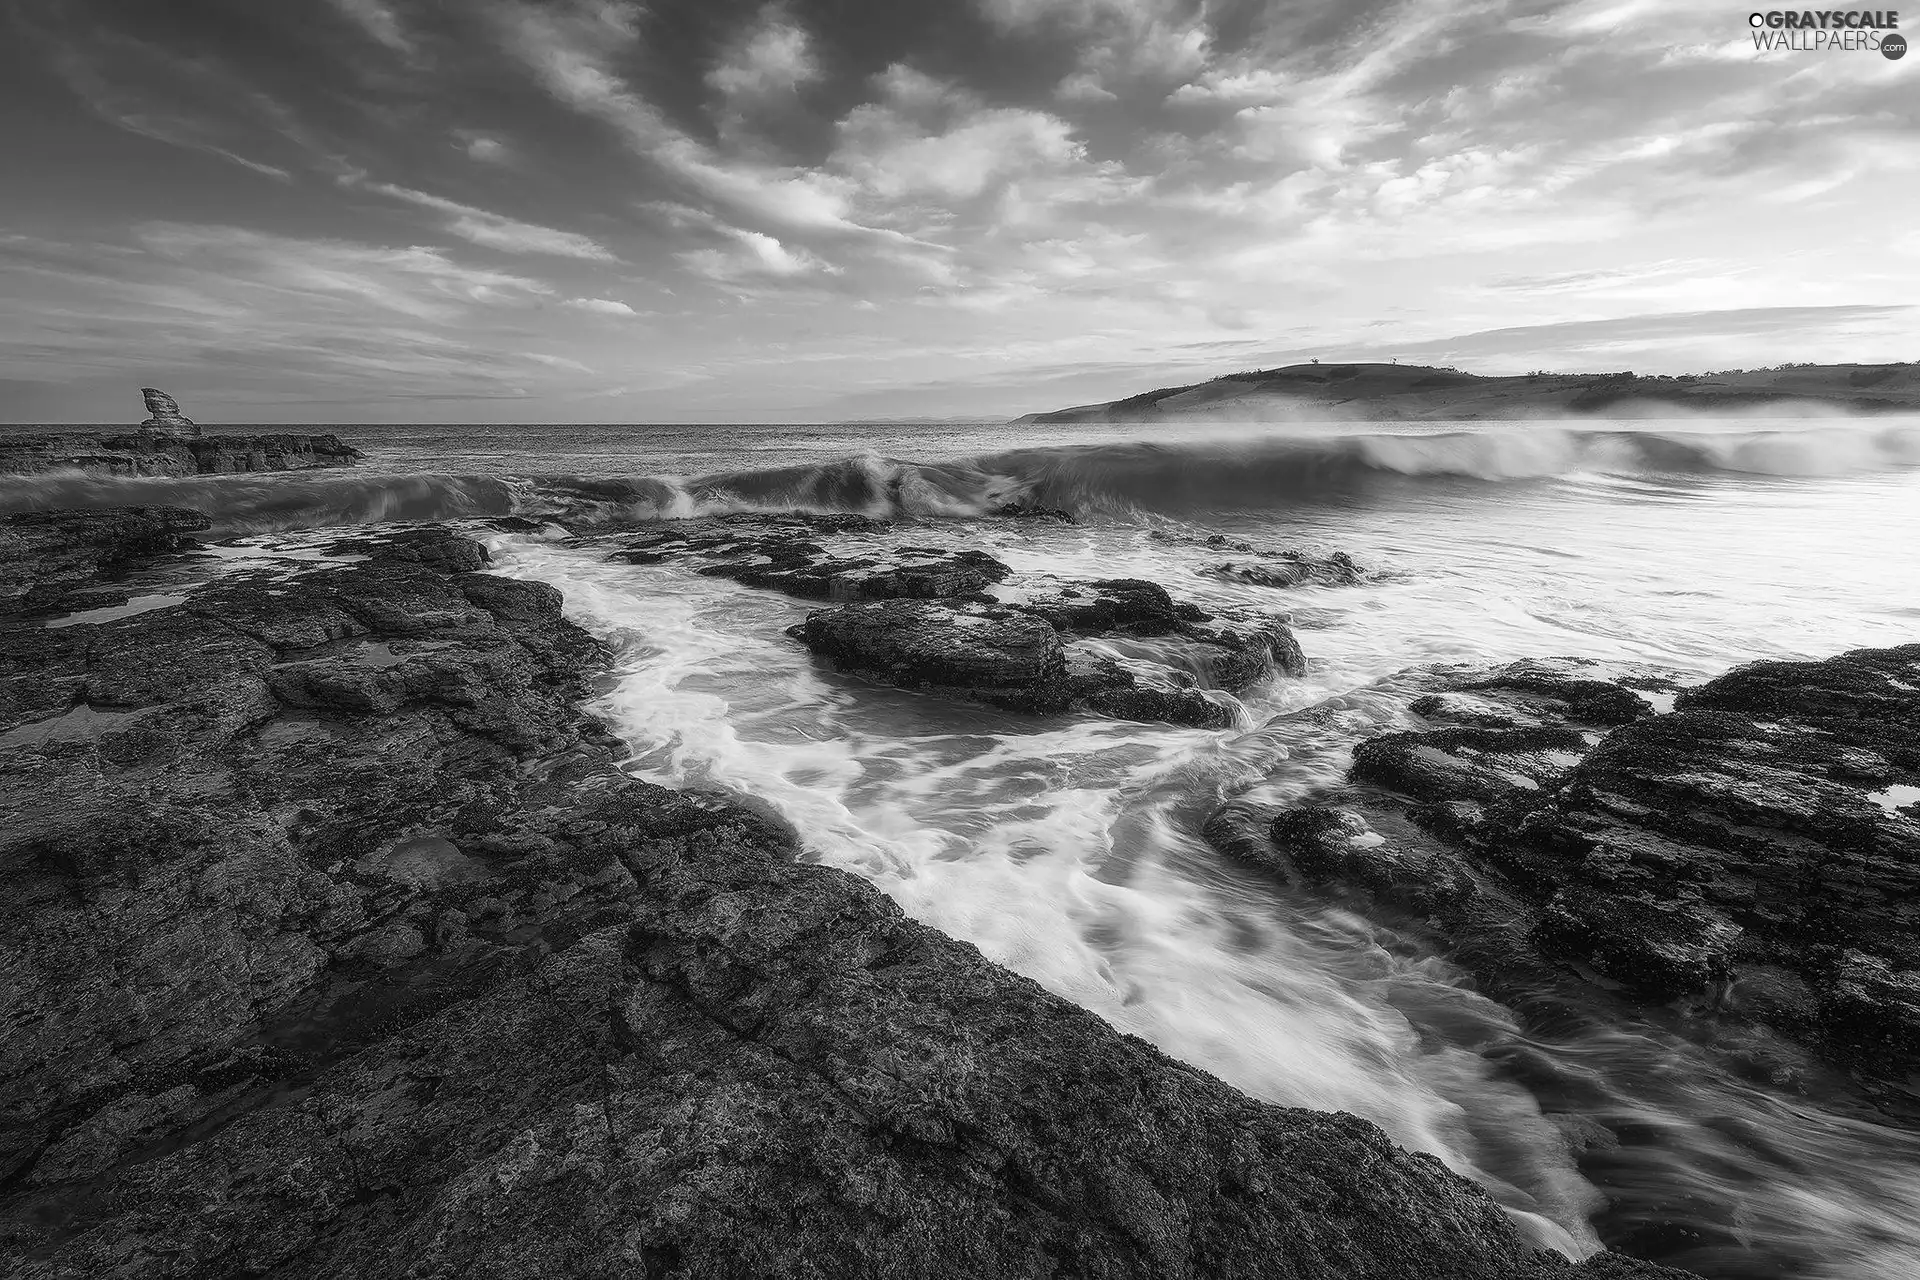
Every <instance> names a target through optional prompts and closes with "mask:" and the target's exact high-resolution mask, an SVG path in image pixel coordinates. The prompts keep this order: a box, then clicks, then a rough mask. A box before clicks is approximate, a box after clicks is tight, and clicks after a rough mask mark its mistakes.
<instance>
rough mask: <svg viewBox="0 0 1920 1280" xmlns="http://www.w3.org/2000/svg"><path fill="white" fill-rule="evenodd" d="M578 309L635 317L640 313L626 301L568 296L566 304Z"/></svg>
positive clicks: (604, 314) (600, 313) (600, 314)
mask: <svg viewBox="0 0 1920 1280" xmlns="http://www.w3.org/2000/svg"><path fill="white" fill-rule="evenodd" d="M565 305H567V306H569V307H572V308H573V309H574V310H576V311H591V312H592V313H593V314H595V315H598V316H624V317H628V318H631V317H634V316H638V315H639V314H640V313H639V312H638V311H635V310H634V309H633V308H632V307H630V306H628V305H627V304H626V303H624V302H616V301H614V300H613V299H612V298H568V299H567V301H566V304H565Z"/></svg>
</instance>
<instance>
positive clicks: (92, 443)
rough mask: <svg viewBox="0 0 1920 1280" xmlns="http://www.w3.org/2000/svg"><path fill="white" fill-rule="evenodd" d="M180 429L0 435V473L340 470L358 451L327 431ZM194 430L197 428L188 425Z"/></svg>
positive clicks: (172, 473) (189, 473) (177, 473)
mask: <svg viewBox="0 0 1920 1280" xmlns="http://www.w3.org/2000/svg"><path fill="white" fill-rule="evenodd" d="M180 430H184V429H173V428H168V429H162V430H143V431H133V432H124V433H108V434H96V433H91V432H87V433H61V434H56V435H44V436H4V437H0V475H39V474H42V473H45V472H52V471H80V472H85V473H86V474H88V475H102V476H196V475H233V474H238V473H241V472H251V471H304V470H307V469H310V468H314V467H346V466H352V465H353V464H354V463H356V462H358V461H359V460H360V459H361V458H362V457H363V456H364V455H363V454H362V453H361V452H360V451H359V450H358V449H356V448H354V447H353V446H352V445H350V444H347V443H346V442H345V441H343V440H341V439H340V438H339V437H338V436H335V435H287V434H272V435H257V436H245V435H217V436H210V435H199V434H195V435H191V436H189V435H184V434H181V433H180ZM194 430H195V431H196V432H197V431H198V428H194Z"/></svg>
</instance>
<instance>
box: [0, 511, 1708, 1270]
mask: <svg viewBox="0 0 1920 1280" xmlns="http://www.w3.org/2000/svg"><path fill="white" fill-rule="evenodd" d="M202 523H203V518H202V517H199V516H198V515H197V513H191V512H178V511H167V510H121V511H116V512H89V513H85V514H66V515H62V514H36V515H34V516H30V517H19V516H16V517H9V518H8V519H7V520H6V521H5V522H4V524H0V530H3V532H0V552H4V554H6V555H8V556H9V557H10V558H9V560H8V566H9V572H10V574H11V575H12V580H13V581H14V582H16V583H19V584H21V586H20V589H18V590H15V591H14V592H13V594H12V597H11V599H9V600H8V601H4V602H0V610H4V613H0V779H4V785H0V797H4V798H0V867H4V868H5V874H6V875H7V877H8V879H9V881H10V884H9V886H8V887H9V890H10V891H9V892H8V893H7V894H6V895H5V899H4V902H5V905H4V906H3V907H0V910H4V911H5V912H6V913H7V916H8V921H7V925H8V927H7V929H6V933H5V941H4V943H0V948H3V949H4V960H0V990H4V993H5V999H4V1001H3V1002H0V1003H4V1006H5V1007H6V1008H7V1009H8V1010H9V1011H10V1012H9V1014H8V1026H7V1034H6V1035H5V1036H4V1038H0V1055H4V1057H5V1063H4V1071H0V1079H4V1080H5V1082H6V1083H5V1085H4V1091H5V1096H4V1102H3V1103H0V1115H4V1117H5V1121H4V1137H3V1138H0V1240H4V1245H3V1246H0V1247H3V1248H4V1250H5V1252H6V1254H7V1256H9V1257H10V1258H11V1259H12V1262H11V1265H10V1269H9V1274H13V1275H19V1276H23V1277H27V1276H31V1277H56V1276H60V1277H67V1276H71V1277H79V1276H88V1277H100V1276H125V1277H134V1276H141V1277H146V1276H181V1277H185V1276H204V1277H214V1276H223V1277H224V1276H231V1275H237V1274H245V1275H267V1274H272V1275H275V1276H287V1277H293V1276H341V1275H355V1276H398V1275H408V1276H416V1277H422V1276H450V1275H454V1274H459V1275H462V1276H467V1277H488V1276H502V1277H505V1276H514V1277H521V1276H526V1275H553V1276H602V1275H611V1274H635V1275H646V1276H661V1277H667V1276H733V1275H756V1276H817V1275H835V1276H875V1277H880V1276H902V1275H914V1276H953V1277H963V1276H964V1277H982V1276H1009V1277H1013V1276H1021V1277H1024V1276H1034V1275H1100V1276H1143V1277H1144V1276H1200V1275H1248V1276H1288V1277H1328V1278H1331V1277H1347V1276H1374V1277H1383V1278H1384V1277H1409V1278H1411V1277H1428V1276H1435V1275H1446V1276H1450V1277H1482V1276H1484V1277H1514V1278H1518V1277H1532V1276H1539V1277H1547V1276H1574V1275H1582V1276H1596V1277H1597V1276H1606V1277H1622V1278H1624V1277H1630V1276H1641V1277H1652V1276H1659V1275H1677V1274H1678V1273H1674V1272H1669V1271H1664V1270H1663V1269H1661V1268H1658V1267H1654V1266H1652V1265H1650V1264H1646V1263H1642V1262H1637V1261H1633V1260H1630V1259H1626V1258H1623V1257H1620V1256H1618V1255H1612V1254H1602V1255H1598V1256H1596V1257H1594V1258H1591V1259H1588V1260H1587V1261H1586V1262H1585V1263H1584V1264H1581V1265H1579V1266H1576V1265H1575V1264H1573V1263H1570V1262H1568V1261H1567V1260H1566V1259H1564V1258H1562V1257H1560V1256H1559V1255H1557V1254H1553V1253H1549V1252H1541V1251H1538V1250H1535V1249H1533V1248H1530V1247H1529V1246H1528V1245H1527V1244H1526V1243H1525V1241H1524V1240H1523V1239H1522V1238H1521V1236H1520V1235H1519V1233H1518V1232H1517V1230H1516V1229H1515V1228H1514V1226H1513V1225H1512V1224H1511V1223H1510V1221H1509V1220H1508V1219H1507V1217H1506V1216H1505V1215H1504V1214H1503V1213H1502V1212H1501V1211H1500V1210H1499V1209H1498V1208H1497V1207H1496V1206H1495V1205H1494V1203H1493V1201H1492V1200H1491V1199H1490V1198H1488V1197H1487V1195H1486V1194H1485V1193H1484V1192H1482V1191H1481V1190H1479V1189H1478V1188H1477V1187H1475V1186H1473V1185H1472V1184H1470V1183H1468V1182H1466V1181H1465V1180H1464V1179H1461V1178H1459V1177H1457V1176H1455V1175H1453V1174H1452V1173H1450V1172H1448V1171H1446V1170H1445V1169H1444V1168H1442V1167H1441V1166H1440V1165H1439V1163H1438V1162H1437V1161H1435V1160H1433V1159H1431V1158H1430V1157H1427V1156H1423V1155H1413V1154H1409V1153H1407V1152H1405V1151H1402V1150H1400V1149H1399V1148H1397V1147H1395V1146H1394V1145H1393V1144H1392V1143H1391V1142H1389V1141H1388V1140H1387V1139H1386V1137H1385V1136H1384V1135H1383V1134H1382V1133H1381V1132H1380V1131H1379V1130H1378V1129H1377V1128H1375V1127H1374V1126H1373V1125H1371V1124H1369V1123H1367V1122H1365V1121H1362V1120H1358V1119H1356V1118H1354V1117H1351V1116H1346V1115H1337V1114H1324V1113H1318V1112H1311V1111H1304V1110H1297V1109H1290V1108H1283V1107H1277V1106H1272V1105H1268V1104H1264V1103H1260V1102H1257V1101H1255V1100H1253V1099H1250V1098H1248V1097H1246V1096H1244V1095H1242V1094H1239V1093H1237V1092H1236V1091H1234V1090H1232V1089H1231V1088H1229V1087H1227V1086H1226V1085H1224V1084H1222V1083H1220V1082H1219V1081H1217V1080H1215V1079H1213V1078H1212V1077H1210V1076H1208V1075H1206V1074H1205V1073H1203V1072H1200V1071H1198V1070H1195V1069H1193V1068H1191V1067H1188V1066H1185V1065H1183V1064H1181V1063H1178V1062H1175V1061H1173V1060H1171V1059H1169V1058H1167V1057H1165V1056H1164V1055H1162V1054H1160V1053H1159V1052H1158V1051H1156V1050H1155V1049H1153V1048H1152V1047H1150V1046H1149V1045H1147V1044H1146V1043H1144V1042H1143V1041H1140V1040H1138V1039H1135V1038H1133V1037H1129V1036H1124V1035H1121V1034H1119V1033H1117V1032H1115V1031H1114V1030H1113V1029H1112V1028H1111V1027H1109V1026H1108V1025H1107V1024H1106V1023H1105V1022H1103V1021H1102V1020H1100V1019H1099V1018H1097V1017H1095V1016H1094V1015H1092V1014H1089V1013H1087V1012H1085V1011H1083V1010H1081V1009H1079V1008H1077V1007H1075V1006H1073V1005H1071V1004H1069V1003H1067V1002H1065V1001H1063V1000H1061V999H1059V998H1057V997H1054V996H1052V995H1050V994H1049V993H1047V992H1046V991H1044V990H1043V989H1041V988H1040V987H1038V986H1037V985H1035V984H1033V983H1031V982H1029V981H1027V980H1026V979H1023V978H1020V977H1018V976H1016V975H1014V974H1011V973H1009V972H1007V971H1005V970H1003V969H1000V968H999V967H997V966H995V965H992V964H990V963H988V962H987V961H986V960H984V959H983V958H982V957H981V956H980V954H979V953H978V952H977V951H976V950H975V949H974V948H973V947H971V946H970V945H968V944H965V943H961V942H957V941H954V940H952V939H950V938H947V937H945V936H944V935H941V934H938V933H936V932H934V931H932V930H930V929H927V928H925V927H923V926H921V925H919V924H917V923H915V922H914V921H912V920H910V919H908V918H906V917H905V916H903V915H902V914H901V913H900V911H899V910H898V909H897V908H896V907H895V906H894V905H893V904H892V903H891V902H890V901H889V900H888V899H886V898H885V897H884V896H882V895H881V894H880V893H879V892H878V891H876V890H875V889H873V888H872V887H871V886H869V885H868V884H866V883H865V882H864V881H861V880H859V879H857V878H855V877H853V876H850V875H847V874H844V873H841V872H838V871H835V870H832V869H828V868H825V867H820V866H815V865H810V864H808V863H807V862H805V861H804V860H803V859H802V858H801V857H800V852H801V851H800V850H798V849H797V848H796V842H795V840H794V837H793V835H792V833H791V832H790V831H788V830H786V829H785V828H784V827H782V826H781V825H780V824H778V823H776V822H774V821H771V820H769V819H768V818H767V817H765V816H764V815H762V814H760V813H757V812H754V811H752V810H750V809H748V808H743V807H741V806H740V805H739V804H737V803H735V802H733V801H731V800H729V799H727V798H726V797H723V796H719V795H713V794H706V793H700V792H691V791H688V792H676V791H671V790H668V789H665V788H661V787H658V786H654V785H651V784H648V783H644V782H640V781H637V780H635V779H632V778H630V777H627V776H626V775H624V774H623V773H622V772H621V771H620V769H619V768H618V765H617V761H618V759H619V758H620V752H619V746H618V744H617V743H616V742H614V741H613V740H612V739H611V738H610V736H609V735H608V733H607V731H606V729H605V728H604V726H602V725H600V724H598V723H597V722H596V721H594V720H592V719H590V718H589V717H587V716H586V715H584V714H583V712H582V711H581V709H580V708H581V702H582V700H583V698H584V697H585V696H586V695H587V693H588V691H589V690H590V688H591V687H592V686H593V684H594V682H595V680H596V679H597V678H598V674H599V672H600V670H601V668H602V664H603V662H604V659H605V655H604V654H603V652H602V650H601V648H600V646H599V645H598V644H597V643H596V642H595V641H594V640H593V639H592V638H591V637H590V636H588V635H587V634H586V633H584V632H582V631H581V630H579V629H578V628H577V627H575V626H574V625H573V624H571V623H570V622H568V621H566V620H565V619H564V618H563V617H562V615H561V611H560V605H561V601H560V598H559V595H558V593H557V592H556V591H554V590H553V589H552V588H550V587H547V586H544V585H542V584H537V583H528V582H521V581H515V580H510V579H506V578H501V577H497V576H494V575H491V574H488V573H486V572H485V571H484V570H485V564H486V554H485V551H484V549H483V548H482V546H481V545H480V544H479V543H477V542H475V541H474V540H472V539H470V538H468V537H465V536H462V535H461V534H459V533H456V532H454V531H451V530H448V529H445V528H441V527H437V526H424V527H414V528H407V529H400V530H388V531H385V532H379V533H375V534H371V535H367V536H360V537H351V538H341V539H337V540H334V541H331V542H324V543H323V544H320V545H314V546H309V547H307V548H304V549H301V550H299V551H298V552H297V553H289V554H285V555H275V554H272V553H268V552H262V553H260V554H257V555H254V556H252V558H245V557H241V558H234V557H222V558H220V560H219V562H218V563H217V564H208V563H206V562H205V561H204V560H202V561H195V560H188V559H183V557H193V556H194V555H195V554H196V553H195V551H194V548H193V547H192V546H191V543H190V541H189V539H190V536H191V533H192V532H194V531H195V530H196V529H197V528H199V527H202ZM629 549H632V548H629ZM974 568H976V569H982V571H983V572H984V567H982V566H977V565H976V566H974ZM210 570H217V572H210ZM830 576H844V574H841V575H830ZM986 576H988V577H990V576H991V574H990V573H989V574H987V575H986ZM909 577H911V575H909ZM828 594H829V595H830V594H831V593H828ZM961 594H968V593H956V594H955V595H953V596H950V597H949V596H916V595H912V594H908V593H903V594H902V596H900V597H898V598H895V599H892V600H890V601H887V602H883V603H880V604H875V603H871V602H866V601H861V600H857V599H856V600H852V601H850V602H849V603H846V604H843V605H841V606H840V607H839V610H836V611H830V612H828V613H827V615H826V616H827V617H828V618H831V617H833V616H834V613H835V612H839V611H841V610H846V609H870V608H876V607H881V608H886V607H898V606H899V605H900V604H901V603H902V601H905V602H909V603H911V604H913V605H914V606H915V607H917V608H922V609H939V610H943V611H945V613H947V614H948V615H950V616H949V617H947V618H945V619H940V621H943V622H944V623H946V624H948V625H970V624H959V623H957V622H955V619H958V618H960V617H967V616H974V615H972V614H971V613H970V612H969V611H970V610H975V609H991V608H1003V609H1006V610H1007V612H1008V614H1009V619H1011V618H1014V617H1017V618H1020V619H1024V620H1025V621H1026V622H1028V623H1032V624H1034V625H1035V626H1045V627H1047V628H1048V630H1049V632H1050V634H1051V635H1053V636H1054V638H1055V643H1057V644H1059V645H1060V646H1061V651H1062V654H1063V655H1064V652H1065V650H1066V648H1068V647H1069V646H1070V645H1071V644H1073V643H1076V642H1077V637H1080V636H1082V635H1091V634H1095V633H1096V632H1097V633H1098V634H1101V635H1108V636H1111V635H1114V634H1119V633H1122V632H1126V631H1127V629H1128V628H1133V629H1134V633H1135V634H1133V635H1132V636H1131V638H1134V639H1151V640H1156V641H1157V640H1165V639H1167V638H1168V637H1171V642H1173V643H1177V644H1180V645H1183V646H1194V645H1205V646H1214V647H1217V648H1220V649H1221V650H1222V652H1223V653H1229V654H1233V653H1236V652H1241V653H1246V652H1255V651H1258V650H1261V649H1262V648H1263V649H1264V654H1263V656H1261V657H1260V661H1261V663H1262V664H1268V665H1270V664H1274V663H1279V664H1281V665H1284V663H1285V661H1286V659H1285V658H1284V657H1283V656H1282V655H1281V653H1280V651H1279V647H1278V645H1277V642H1276V640H1275V639H1274V638H1273V635H1272V634H1271V633H1263V635H1264V638H1263V639H1260V640H1258V641H1248V642H1247V643H1246V644H1245V645H1243V647H1242V649H1241V650H1239V651H1236V650H1234V649H1233V648H1232V647H1231V646H1228V645H1224V644H1221V643H1220V630H1221V629H1220V628H1217V627H1215V628H1209V626H1208V624H1209V623H1211V622H1214V621H1215V620H1212V619H1207V620H1202V619H1195V618H1191V617H1183V616H1181V614H1180V612H1179V607H1178V605H1177V603H1176V602H1174V601H1173V600H1172V599H1171V597H1165V593H1164V592H1159V593H1158V594H1155V593H1154V592H1143V591H1141V590H1138V589H1137V588H1133V587H1118V586H1115V585H1114V584H1101V585H1100V586H1098V587H1097V588H1096V589H1095V590H1094V591H1093V593H1092V594H1091V595H1088V596H1082V597H1064V598H1063V599H1064V600H1065V602H1066V604H1065V605H1064V606H1063V605H1062V603H1061V601H1058V600H1056V601H1053V602H1044V601H1043V602H1039V603H1034V602H1031V601H1029V602H1026V603H1027V604H1028V605H1030V606H1031V610H1030V611H1024V612H1023V611H1019V610H1015V609H1013V608H1012V607H1011V606H1010V605H1008V604H1007V602H1005V601H1001V602H998V603H996V604H992V605H986V604H981V603H980V602H979V601H977V600H974V601H968V600H961V599H960V598H959V597H960V595H961ZM1163 597H1164V599H1163ZM956 601H958V603H956ZM1130 601H1131V602H1132V603H1131V604H1129V602H1130ZM1103 603H1104V605H1105V606H1106V609H1107V612H1106V614H1105V615H1104V616H1101V615H1100V613H1099V611H1100V610H1101V608H1102V607H1103ZM1123 606H1125V607H1123ZM1061 607H1067V608H1068V612H1067V613H1065V614H1062V615H1060V617H1059V619H1058V621H1059V622H1063V623H1065V627H1064V629H1063V628H1061V627H1058V626H1056V624H1055V621H1053V620H1047V619H1046V618H1045V616H1044V615H1045V613H1046V610H1047V609H1049V608H1061ZM1127 608H1132V609H1133V610H1134V613H1133V614H1132V615H1130V616H1129V615H1127V613H1126V611H1127ZM1084 609H1091V610H1093V611H1094V613H1093V614H1085V613H1081V612H1079V611H1081V610H1084ZM1036 611H1037V612H1036ZM816 616H818V615H816ZM842 616H843V617H844V616H845V615H844V614H842ZM1003 621H1004V620H1003ZM1083 624H1084V625H1083ZM809 625H811V620H810V622H809ZM822 625H823V626H824V625H825V624H822ZM1160 626H1166V627H1168V628H1169V629H1168V630H1166V631H1160V632H1158V633H1157V634H1154V635H1144V636H1143V635H1139V634H1137V633H1138V632H1139V631H1140V629H1141V628H1142V627H1144V628H1146V629H1147V630H1148V631H1151V630H1152V629H1153V628H1155V627H1160ZM1182 627H1191V628H1200V629H1201V631H1200V632H1199V633H1187V632H1183V631H1181V628H1182ZM1227 629H1228V630H1232V628H1227ZM1244 630H1245V629H1244V628H1242V629H1240V630H1238V631H1235V634H1236V635H1243V634H1244ZM1036 635H1037V632H1036ZM1069 635H1071V636H1073V637H1076V639H1068V638H1064V637H1067V636H1069ZM1041 647H1042V648H1044V647H1045V646H1044V645H1042V646H1041ZM1296 652H1297V651H1296ZM1263 669H1265V667H1263Z"/></svg>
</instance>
